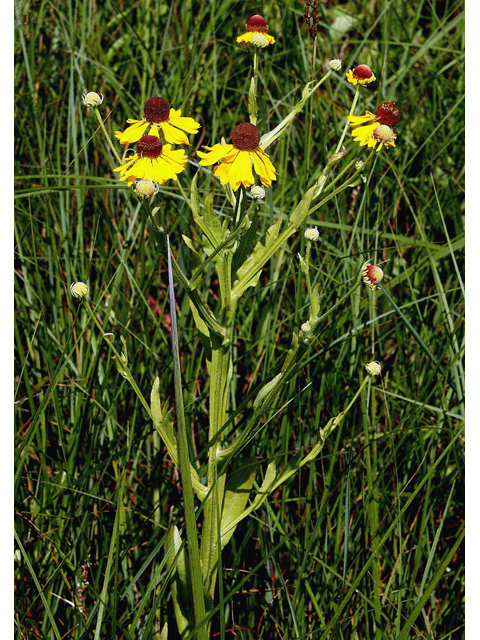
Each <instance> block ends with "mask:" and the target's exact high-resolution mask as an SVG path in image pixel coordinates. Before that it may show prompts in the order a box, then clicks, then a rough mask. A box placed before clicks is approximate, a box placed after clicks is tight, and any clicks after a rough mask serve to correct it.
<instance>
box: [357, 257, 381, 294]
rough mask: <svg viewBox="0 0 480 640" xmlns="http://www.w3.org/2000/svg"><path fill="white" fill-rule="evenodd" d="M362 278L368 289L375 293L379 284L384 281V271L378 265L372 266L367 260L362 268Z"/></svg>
mask: <svg viewBox="0 0 480 640" xmlns="http://www.w3.org/2000/svg"><path fill="white" fill-rule="evenodd" d="M362 278H363V281H364V282H365V284H366V285H367V287H369V288H370V289H371V290H372V291H374V290H375V289H376V288H377V284H379V283H380V282H381V281H382V280H383V271H382V270H381V269H380V267H378V266H377V265H376V264H370V260H367V262H365V264H364V265H363V267H362Z"/></svg>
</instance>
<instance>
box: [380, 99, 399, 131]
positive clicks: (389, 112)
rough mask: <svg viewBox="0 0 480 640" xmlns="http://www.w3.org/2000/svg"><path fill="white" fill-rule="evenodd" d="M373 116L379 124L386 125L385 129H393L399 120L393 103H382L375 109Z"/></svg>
mask: <svg viewBox="0 0 480 640" xmlns="http://www.w3.org/2000/svg"><path fill="white" fill-rule="evenodd" d="M375 115H376V116H377V118H378V119H379V122H380V124H386V125H387V127H394V126H395V125H396V124H397V122H398V121H399V120H400V111H399V109H398V108H397V107H396V106H395V103H394V102H384V103H383V104H381V105H379V106H378V107H377V108H376V109H375Z"/></svg>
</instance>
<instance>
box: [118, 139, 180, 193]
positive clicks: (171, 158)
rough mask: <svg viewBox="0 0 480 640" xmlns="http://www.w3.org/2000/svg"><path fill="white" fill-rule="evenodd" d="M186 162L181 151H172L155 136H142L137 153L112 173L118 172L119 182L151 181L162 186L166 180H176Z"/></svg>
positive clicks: (170, 146) (169, 146) (170, 147)
mask: <svg viewBox="0 0 480 640" xmlns="http://www.w3.org/2000/svg"><path fill="white" fill-rule="evenodd" d="M186 162H187V156H186V155H185V151H184V150H183V149H178V150H176V151H172V145H170V144H165V145H164V144H162V142H161V140H160V138H159V137H158V136H155V135H151V136H150V135H149V136H142V137H141V138H140V140H139V141H138V142H137V152H136V153H134V154H133V155H132V156H130V157H129V158H127V159H126V161H125V163H124V164H122V165H121V166H120V167H117V168H116V169H114V171H119V172H120V180H128V184H129V185H131V184H133V183H134V182H135V180H151V181H152V182H158V184H163V183H164V182H166V181H167V180H176V179H177V175H178V174H179V173H182V171H183V170H184V168H185V163H186Z"/></svg>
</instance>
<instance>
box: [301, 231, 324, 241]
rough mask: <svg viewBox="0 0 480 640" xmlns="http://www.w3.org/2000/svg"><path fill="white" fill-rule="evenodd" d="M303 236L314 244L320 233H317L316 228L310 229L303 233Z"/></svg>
mask: <svg viewBox="0 0 480 640" xmlns="http://www.w3.org/2000/svg"><path fill="white" fill-rule="evenodd" d="M304 236H305V238H306V239H307V240H309V241H310V242H315V240H318V237H319V236H320V233H319V232H318V229H317V227H311V228H310V229H307V230H306V231H305V233H304Z"/></svg>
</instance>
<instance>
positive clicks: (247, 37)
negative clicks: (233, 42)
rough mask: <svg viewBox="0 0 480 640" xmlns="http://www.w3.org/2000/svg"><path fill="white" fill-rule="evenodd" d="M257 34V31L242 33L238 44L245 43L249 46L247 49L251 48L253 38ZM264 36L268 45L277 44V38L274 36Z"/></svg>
mask: <svg viewBox="0 0 480 640" xmlns="http://www.w3.org/2000/svg"><path fill="white" fill-rule="evenodd" d="M255 33H256V32H255V31H247V32H246V33H242V35H241V36H238V38H237V42H238V43H239V44H241V43H242V42H243V43H244V44H246V45H247V47H249V46H250V44H251V41H252V36H253V35H255ZM262 35H263V36H264V37H265V39H266V41H267V45H270V44H275V38H274V37H273V36H270V35H269V34H268V33H263V34H262Z"/></svg>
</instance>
